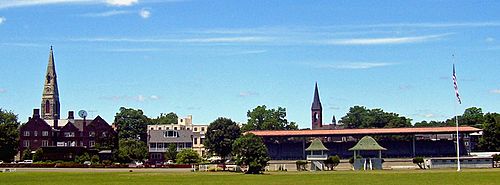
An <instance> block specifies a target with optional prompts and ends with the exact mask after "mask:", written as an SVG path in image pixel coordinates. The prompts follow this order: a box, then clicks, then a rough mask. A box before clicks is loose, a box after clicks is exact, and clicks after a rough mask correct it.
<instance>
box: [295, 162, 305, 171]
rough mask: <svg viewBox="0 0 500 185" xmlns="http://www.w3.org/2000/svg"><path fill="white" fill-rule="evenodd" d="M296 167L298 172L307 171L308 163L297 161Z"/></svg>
mask: <svg viewBox="0 0 500 185" xmlns="http://www.w3.org/2000/svg"><path fill="white" fill-rule="evenodd" d="M295 165H296V167H297V171H306V170H307V169H306V165H307V161H296V162H295Z"/></svg>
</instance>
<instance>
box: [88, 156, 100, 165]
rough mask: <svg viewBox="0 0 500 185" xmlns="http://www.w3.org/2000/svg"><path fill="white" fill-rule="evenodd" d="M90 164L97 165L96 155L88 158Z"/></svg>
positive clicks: (97, 157)
mask: <svg viewBox="0 0 500 185" xmlns="http://www.w3.org/2000/svg"><path fill="white" fill-rule="evenodd" d="M90 162H91V163H92V164H97V163H99V156H98V155H93V156H92V158H90Z"/></svg>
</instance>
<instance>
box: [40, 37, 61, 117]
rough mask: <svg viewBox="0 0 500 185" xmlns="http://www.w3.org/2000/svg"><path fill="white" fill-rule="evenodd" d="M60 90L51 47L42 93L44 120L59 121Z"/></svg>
mask: <svg viewBox="0 0 500 185" xmlns="http://www.w3.org/2000/svg"><path fill="white" fill-rule="evenodd" d="M59 108H60V105H59V89H58V87H57V75H56V65H55V64H54V51H53V49H52V46H50V53H49V61H48V64H47V72H46V74H45V83H44V87H43V93H42V107H41V109H42V112H41V113H42V118H43V119H59V116H60V110H59Z"/></svg>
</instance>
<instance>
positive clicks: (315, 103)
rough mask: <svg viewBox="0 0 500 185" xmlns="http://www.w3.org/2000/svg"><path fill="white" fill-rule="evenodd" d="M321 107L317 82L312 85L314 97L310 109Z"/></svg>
mask: <svg viewBox="0 0 500 185" xmlns="http://www.w3.org/2000/svg"><path fill="white" fill-rule="evenodd" d="M320 109H323V108H322V106H321V101H320V100H319V91H318V83H316V85H315V86H314V98H313V103H312V105H311V110H320Z"/></svg>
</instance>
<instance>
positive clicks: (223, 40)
mask: <svg viewBox="0 0 500 185" xmlns="http://www.w3.org/2000/svg"><path fill="white" fill-rule="evenodd" d="M269 40H270V38H268V37H252V36H248V37H206V38H106V37H101V38H77V39H70V41H74V42H143V43H174V42H178V43H243V42H265V41H269Z"/></svg>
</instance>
